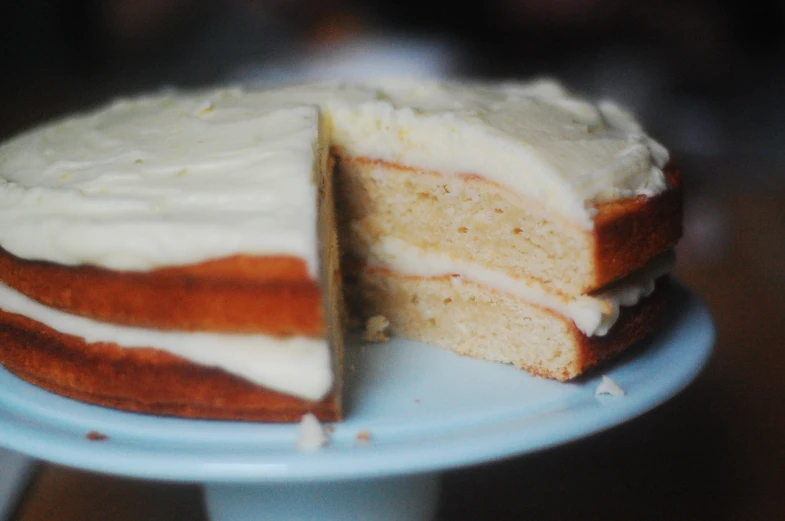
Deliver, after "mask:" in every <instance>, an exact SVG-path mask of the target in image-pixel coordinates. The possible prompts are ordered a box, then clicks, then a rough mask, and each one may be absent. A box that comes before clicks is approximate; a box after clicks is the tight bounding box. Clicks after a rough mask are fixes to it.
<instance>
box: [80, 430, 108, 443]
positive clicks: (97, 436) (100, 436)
mask: <svg viewBox="0 0 785 521" xmlns="http://www.w3.org/2000/svg"><path fill="white" fill-rule="evenodd" d="M85 437H86V438H87V439H88V440H90V441H104V440H108V439H109V436H107V435H106V434H104V433H102V432H98V431H90V432H88V433H87V435H86V436H85Z"/></svg>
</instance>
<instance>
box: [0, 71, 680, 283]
mask: <svg viewBox="0 0 785 521" xmlns="http://www.w3.org/2000/svg"><path fill="white" fill-rule="evenodd" d="M320 117H321V118H322V119H323V120H324V121H325V122H326V123H327V125H326V126H325V128H323V129H322V131H321V132H320V128H319V126H320V125H319V118H320ZM327 134H330V135H327ZM327 140H330V142H331V143H332V144H334V145H336V146H338V147H340V148H342V149H343V150H344V151H345V152H346V153H348V154H352V155H363V156H368V157H372V158H377V159H384V160H387V161H392V162H398V163H402V164H405V165H408V166H413V167H419V168H424V169H432V170H436V171H439V172H441V173H443V174H445V175H459V174H469V175H479V176H482V177H484V178H486V179H488V180H490V181H492V182H496V183H498V184H500V185H502V186H505V187H508V188H509V189H511V190H514V191H516V192H519V193H521V194H523V195H528V196H531V197H536V198H537V199H539V200H540V201H541V202H543V203H545V204H547V205H549V206H550V207H552V208H553V209H554V211H555V212H560V213H561V214H563V215H564V216H566V217H568V218H571V219H572V220H574V221H575V222H576V223H578V224H579V225H581V226H583V227H585V228H587V229H590V228H591V227H592V226H593V221H592V216H593V213H594V205H595V204H596V203H598V202H602V201H605V200H610V199H617V198H622V197H631V196H637V195H653V194H656V193H658V192H660V191H662V190H664V188H665V181H664V176H663V173H662V167H663V166H664V164H665V163H666V162H667V160H668V153H667V151H666V150H665V149H664V148H663V147H662V146H661V145H659V144H658V143H656V142H655V141H653V140H652V139H651V138H649V137H648V136H647V135H646V134H645V133H644V132H643V131H642V129H641V127H640V125H639V124H638V123H637V122H636V121H635V119H634V118H633V117H632V116H631V115H630V114H629V113H627V112H625V111H623V110H622V109H620V108H618V107H617V106H615V105H613V104H611V103H600V104H593V103H590V102H588V101H585V100H582V99H579V98H576V97H574V96H572V95H570V94H569V93H567V92H566V91H565V90H564V89H563V88H561V87H560V86H559V85H558V84H555V83H552V82H544V81H540V82H533V83H502V84H493V85H491V84H479V83H454V82H453V83H451V82H435V81H422V80H386V81H376V82H364V83H352V84H344V83H337V82H328V83H321V84H314V85H305V86H296V87H289V88H284V89H278V90H272V91H248V92H246V91H243V90H241V89H223V90H218V91H211V92H205V93H196V94H194V93H178V92H170V93H164V94H160V95H155V96H149V97H143V98H137V99H132V100H124V101H118V102H116V103H114V104H112V105H110V106H109V107H106V108H104V109H101V110H99V111H96V112H94V113H91V114H87V115H84V116H79V117H74V118H71V119H67V120H63V121H60V122H56V123H54V124H50V125H48V126H45V127H42V128H39V129H36V130H33V131H30V132H28V133H26V134H23V135H21V136H19V137H17V138H15V139H13V140H11V141H9V142H7V143H5V144H3V145H1V146H0V221H2V222H3V226H2V227H0V246H2V247H3V248H5V249H7V250H8V251H10V252H11V253H14V254H15V255H17V256H20V257H23V258H29V259H43V260H51V261H55V262H58V263H62V264H70V265H74V264H93V265H99V266H103V267H107V268H111V269H128V270H148V269H153V268H155V267H160V266H167V265H177V264H189V263H196V262H200V261H204V260H208V259H211V258H219V257H225V256H229V255H233V254H236V253H247V254H290V255H295V256H299V257H302V258H303V259H305V260H306V262H307V263H308V266H309V268H310V271H311V273H312V274H313V275H315V274H316V273H317V268H318V257H317V236H316V219H317V217H316V198H317V188H316V186H315V185H314V183H313V177H314V168H315V164H316V161H317V154H316V150H317V148H318V147H319V146H324V145H326V143H327Z"/></svg>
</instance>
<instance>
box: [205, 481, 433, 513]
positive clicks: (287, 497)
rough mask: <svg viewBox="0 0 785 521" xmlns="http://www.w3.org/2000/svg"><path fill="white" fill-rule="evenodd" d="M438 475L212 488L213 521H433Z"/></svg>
mask: <svg viewBox="0 0 785 521" xmlns="http://www.w3.org/2000/svg"><path fill="white" fill-rule="evenodd" d="M440 483H441V476H440V475H439V474H438V473H428V474H417V475H411V476H396V477H388V478H371V479H361V480H342V481H322V482H308V483H285V484H264V485H259V484H208V485H205V502H206V504H207V512H208V514H209V517H210V520H211V521H368V520H369V519H373V520H374V521H431V520H432V519H433V518H434V516H435V515H436V509H437V507H438V503H439V491H440Z"/></svg>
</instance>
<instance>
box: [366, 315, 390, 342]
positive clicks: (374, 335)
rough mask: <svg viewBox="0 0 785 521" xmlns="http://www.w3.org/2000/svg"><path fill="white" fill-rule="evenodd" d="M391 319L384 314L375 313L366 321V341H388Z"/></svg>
mask: <svg viewBox="0 0 785 521" xmlns="http://www.w3.org/2000/svg"><path fill="white" fill-rule="evenodd" d="M388 327H390V321H389V320H387V317H385V316H384V315H374V316H372V317H371V318H369V319H368V320H367V321H366V322H365V331H364V332H363V340H365V341H366V342H387V341H388V340H389V339H390V338H389V337H388V336H387V335H386V333H385V332H386V331H387V328H388Z"/></svg>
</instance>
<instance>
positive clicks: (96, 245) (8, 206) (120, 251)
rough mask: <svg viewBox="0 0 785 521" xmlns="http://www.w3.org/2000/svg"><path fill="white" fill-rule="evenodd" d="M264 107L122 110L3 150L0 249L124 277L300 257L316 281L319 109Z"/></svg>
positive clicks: (242, 99) (193, 99)
mask: <svg viewBox="0 0 785 521" xmlns="http://www.w3.org/2000/svg"><path fill="white" fill-rule="evenodd" d="M265 101H266V100H265V99H264V98H263V97H262V98H260V99H256V98H253V97H249V96H247V95H246V94H245V93H243V92H242V91H239V90H223V91H217V92H212V93H209V94H205V95H175V94H172V95H163V96H154V97H147V98H140V99H135V100H128V101H119V102H116V103H114V104H112V105H111V106H109V107H107V108H105V109H103V110H101V111H99V112H95V113H92V114H89V115H86V116H82V117H75V118H71V119H68V120H64V121H60V122H57V123H54V124H52V125H49V126H45V127H42V128H39V129H37V130H34V131H32V132H29V133H27V134H24V135H22V136H20V137H18V138H16V139H14V140H12V141H10V142H8V143H6V144H5V145H3V146H2V148H1V149H0V175H1V176H2V177H1V178H0V221H2V223H3V225H2V228H0V245H2V247H4V248H5V249H7V250H8V251H10V252H11V253H14V254H16V255H18V256H20V257H24V258H31V259H44V260H50V261H55V262H58V263H62V264H69V265H73V264H93V265H98V266H103V267H106V268H111V269H121V270H147V269H151V268H155V267H158V266H166V265H177V264H188V263H195V262H199V261H203V260H206V259H210V258H220V257H225V256H229V255H232V254H235V253H240V252H243V253H250V254H270V253H272V254H291V255H294V256H298V257H301V258H303V259H305V260H306V261H307V263H308V266H309V268H310V272H311V273H312V274H315V273H317V266H318V260H317V231H316V226H317V223H316V219H317V217H316V211H317V187H316V185H315V183H314V168H315V166H314V164H315V158H316V148H317V146H318V128H319V125H318V123H319V121H318V120H319V115H318V110H317V108H316V107H315V106H312V105H299V106H296V107H285V106H281V105H278V104H277V103H275V104H273V103H265Z"/></svg>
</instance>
